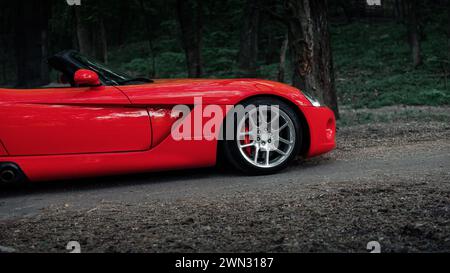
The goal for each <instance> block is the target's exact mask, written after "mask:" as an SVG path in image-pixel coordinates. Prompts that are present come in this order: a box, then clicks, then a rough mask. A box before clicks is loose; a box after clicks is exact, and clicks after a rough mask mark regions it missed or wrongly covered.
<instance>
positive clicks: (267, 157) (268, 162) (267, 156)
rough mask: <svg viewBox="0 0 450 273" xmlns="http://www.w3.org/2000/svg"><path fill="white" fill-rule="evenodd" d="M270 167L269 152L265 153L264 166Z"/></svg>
mask: <svg viewBox="0 0 450 273" xmlns="http://www.w3.org/2000/svg"><path fill="white" fill-rule="evenodd" d="M269 165H270V151H269V150H267V151H266V166H269Z"/></svg>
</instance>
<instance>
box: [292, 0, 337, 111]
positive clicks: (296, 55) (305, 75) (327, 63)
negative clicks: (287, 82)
mask: <svg viewBox="0 0 450 273" xmlns="http://www.w3.org/2000/svg"><path fill="white" fill-rule="evenodd" d="M284 3H285V8H286V11H287V14H288V18H289V20H288V30H289V47H290V52H291V58H292V62H293V66H294V73H293V85H294V86H295V87H297V88H300V89H301V90H305V91H307V92H310V93H312V94H314V95H315V96H316V97H318V98H319V100H320V101H321V102H322V103H324V104H325V105H327V106H329V107H330V108H331V109H332V110H333V111H334V113H335V114H336V117H339V110H338V103H337V96H336V88H335V82H334V68H333V59H332V52H331V41H330V32H329V25H328V10H327V1H326V0H284Z"/></svg>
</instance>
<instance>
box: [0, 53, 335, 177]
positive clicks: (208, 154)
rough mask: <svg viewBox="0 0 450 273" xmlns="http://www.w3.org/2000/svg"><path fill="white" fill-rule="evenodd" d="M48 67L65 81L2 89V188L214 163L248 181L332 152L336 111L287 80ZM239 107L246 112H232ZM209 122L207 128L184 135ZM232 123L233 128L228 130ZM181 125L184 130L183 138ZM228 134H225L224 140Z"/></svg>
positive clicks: (61, 61)
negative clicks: (300, 159)
mask: <svg viewBox="0 0 450 273" xmlns="http://www.w3.org/2000/svg"><path fill="white" fill-rule="evenodd" d="M48 63H49V65H50V66H51V67H52V68H53V69H55V70H56V71H58V72H59V73H60V85H58V86H51V87H50V86H46V87H40V88H36V89H0V183H1V184H11V183H18V182H23V181H31V182H36V181H49V180H61V179H74V178H84V177H95V176H109V175H117V174H128V173H138V172H153V171H163V170H176V169H184V168H201V167H211V166H214V165H216V164H217V162H219V161H221V162H222V161H223V162H227V163H228V164H229V165H231V166H233V167H235V168H236V169H238V170H239V171H242V172H243V173H245V174H249V175H262V174H272V173H276V172H279V171H281V170H283V169H285V168H286V167H287V166H288V165H289V163H290V162H291V161H292V160H293V159H294V158H295V157H296V156H298V155H301V156H304V157H313V156H317V155H320V154H323V153H326V152H329V151H331V150H332V149H334V148H335V146H336V142H335V117H334V114H333V112H332V111H331V110H330V109H329V108H327V107H324V106H322V105H321V104H320V103H319V102H318V101H317V100H315V99H314V98H313V97H312V96H311V95H308V94H307V93H306V92H302V91H300V90H298V89H296V88H293V87H291V86H288V85H285V84H282V83H277V82H272V81H267V80H259V79H220V80H219V79H199V80H197V79H195V80H194V79H171V80H149V79H145V78H133V77H130V76H128V75H125V74H122V73H118V72H115V71H113V70H111V69H109V68H107V67H105V66H104V65H101V64H99V63H97V62H95V61H93V60H91V59H90V58H88V57H85V56H83V55H82V54H80V53H78V52H76V51H71V50H69V51H64V52H61V53H59V54H57V55H55V56H53V57H51V58H50V59H49V60H48ZM199 102H201V103H199ZM177 106H184V108H183V107H182V108H181V109H185V111H181V110H180V111H179V110H176V109H177ZM236 106H243V108H245V109H250V110H249V111H247V112H246V113H245V114H244V115H235V111H232V110H231V109H233V107H236ZM248 106H253V107H248ZM214 109H215V110H218V109H219V110H221V111H222V114H219V113H217V111H212V110H214ZM275 118H276V119H277V124H278V126H277V128H275V129H274V128H273V127H272V125H271V123H272V122H273V120H275ZM212 119H214V120H215V122H213V124H215V125H211V126H210V129H211V130H202V128H203V127H200V130H197V129H196V128H197V127H198V126H197V125H193V126H192V127H193V128H194V127H195V129H192V130H187V129H189V128H188V127H190V125H191V124H193V123H196V122H197V123H198V122H199V123H200V124H202V125H200V126H204V127H206V124H208V122H209V121H210V120H212ZM217 120H218V121H219V122H217ZM226 120H233V121H235V122H230V123H231V124H234V125H233V126H232V127H231V128H230V127H229V126H224V124H225V123H226V122H225V121H226ZM186 121H188V122H186ZM188 125H189V126H188ZM213 127H216V128H213ZM218 127H220V128H218ZM183 128H184V129H186V131H187V133H184V134H185V136H184V137H181V138H180V137H179V135H180V132H182V131H184V130H182V129H183ZM225 131H227V132H226V135H227V137H225V138H223V137H222V138H221V137H219V135H225ZM230 132H231V133H230ZM186 135H187V137H186ZM229 135H232V136H235V137H234V138H229V137H228V136H229Z"/></svg>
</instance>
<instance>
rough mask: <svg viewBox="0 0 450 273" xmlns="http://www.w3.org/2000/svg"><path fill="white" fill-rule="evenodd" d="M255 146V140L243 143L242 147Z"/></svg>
mask: <svg viewBox="0 0 450 273" xmlns="http://www.w3.org/2000/svg"><path fill="white" fill-rule="evenodd" d="M253 146H255V142H252V143H248V144H244V145H241V148H242V149H243V148H248V147H253Z"/></svg>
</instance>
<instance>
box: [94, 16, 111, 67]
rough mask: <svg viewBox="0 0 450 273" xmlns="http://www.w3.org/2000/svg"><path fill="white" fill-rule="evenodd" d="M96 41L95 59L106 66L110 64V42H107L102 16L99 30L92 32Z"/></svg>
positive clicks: (98, 26) (98, 25)
mask: <svg viewBox="0 0 450 273" xmlns="http://www.w3.org/2000/svg"><path fill="white" fill-rule="evenodd" d="M92 35H93V37H92V38H93V40H94V50H95V54H94V56H95V58H96V59H97V60H99V61H101V62H103V63H105V64H107V63H108V42H107V40H106V29H105V23H104V19H103V17H102V16H100V17H99V19H98V24H97V28H93V31H92Z"/></svg>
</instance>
